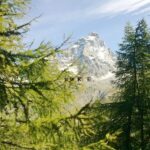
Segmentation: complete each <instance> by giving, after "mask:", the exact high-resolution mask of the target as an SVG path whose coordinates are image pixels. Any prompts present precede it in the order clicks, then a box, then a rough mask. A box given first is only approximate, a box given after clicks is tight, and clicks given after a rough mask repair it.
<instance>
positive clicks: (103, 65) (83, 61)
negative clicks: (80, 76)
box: [63, 32, 115, 77]
mask: <svg viewBox="0 0 150 150" xmlns="http://www.w3.org/2000/svg"><path fill="white" fill-rule="evenodd" d="M65 54H66V55H65V57H63V60H64V61H63V62H65V63H69V64H70V63H71V62H76V63H75V64H73V65H74V66H77V68H78V69H76V70H79V71H81V70H82V69H83V68H84V71H83V72H84V73H85V72H86V74H88V75H91V76H97V77H101V76H103V75H106V74H107V73H109V72H111V71H113V70H114V64H115V59H114V55H113V53H112V52H111V50H110V49H109V48H107V46H106V44H105V42H104V41H103V40H102V39H101V38H100V36H99V35H98V34H97V33H94V32H92V33H90V34H89V35H87V36H86V37H83V38H80V39H79V40H78V41H77V42H75V43H74V44H73V45H71V46H70V47H69V48H68V49H67V50H66V51H65Z"/></svg>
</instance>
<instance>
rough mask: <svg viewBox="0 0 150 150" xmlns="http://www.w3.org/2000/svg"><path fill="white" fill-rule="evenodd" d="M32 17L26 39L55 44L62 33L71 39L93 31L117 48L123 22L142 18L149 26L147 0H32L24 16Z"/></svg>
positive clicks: (112, 47)
mask: <svg viewBox="0 0 150 150" xmlns="http://www.w3.org/2000/svg"><path fill="white" fill-rule="evenodd" d="M39 15H41V17H40V18H39V19H38V20H37V21H35V22H34V23H33V24H32V26H31V30H30V31H29V33H28V34H27V35H26V41H32V40H34V42H35V45H37V44H38V43H39V42H41V41H43V40H44V41H51V42H52V43H53V44H54V45H55V46H57V45H59V44H60V43H61V42H62V41H63V37H64V34H65V35H66V36H69V35H71V34H72V39H71V41H76V40H77V39H79V38H81V37H83V36H86V35H87V34H89V33H90V32H96V33H98V34H99V35H100V37H101V38H102V39H103V40H104V41H105V42H106V44H107V45H108V47H109V48H111V49H112V50H114V51H115V50H117V49H118V43H120V42H121V38H122V37H123V32H124V26H125V25H126V23H127V22H131V23H132V25H133V26H135V25H136V24H137V22H138V21H139V20H140V19H142V18H145V20H146V21H147V23H148V25H149V26H150V0H32V4H31V6H30V10H29V13H28V14H27V17H26V19H30V18H33V17H37V16H39Z"/></svg>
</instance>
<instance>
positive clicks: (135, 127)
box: [116, 20, 150, 150]
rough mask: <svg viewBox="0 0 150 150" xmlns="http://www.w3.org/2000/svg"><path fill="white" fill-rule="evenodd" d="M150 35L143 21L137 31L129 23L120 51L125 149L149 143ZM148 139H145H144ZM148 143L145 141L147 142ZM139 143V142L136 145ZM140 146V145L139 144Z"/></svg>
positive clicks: (143, 146)
mask: <svg viewBox="0 0 150 150" xmlns="http://www.w3.org/2000/svg"><path fill="white" fill-rule="evenodd" d="M149 43H150V32H149V29H148V27H147V25H146V22H145V21H144V20H141V21H140V22H139V23H138V25H137V27H136V29H135V30H134V29H133V28H132V27H131V26H130V25H129V24H128V25H127V26H126V28H125V37H124V39H123V42H122V44H120V51H119V52H118V60H117V71H116V85H117V86H118V88H119V90H120V93H118V94H120V96H119V97H120V101H123V102H124V103H125V105H124V106H125V108H126V109H124V113H125V116H126V121H125V123H124V125H122V126H123V130H124V131H123V132H124V134H125V136H126V138H125V145H126V147H125V148H126V149H129V150H130V149H135V148H136V149H139V148H141V149H142V150H144V149H146V148H147V147H146V145H147V144H148V141H146V139H148V137H147V136H148V135H147V133H146V131H144V130H147V128H148V124H147V121H148V118H149V116H148V112H149V100H150V99H149V98H150V97H149V90H150V86H149V71H150V66H149V60H150V55H149V54H150V47H149ZM145 138H146V139H145ZM144 141H146V142H144ZM136 142H137V143H136ZM139 143H141V144H139Z"/></svg>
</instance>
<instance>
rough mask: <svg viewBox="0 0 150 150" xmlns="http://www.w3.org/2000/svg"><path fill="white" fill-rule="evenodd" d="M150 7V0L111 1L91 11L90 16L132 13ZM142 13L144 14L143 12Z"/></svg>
mask: <svg viewBox="0 0 150 150" xmlns="http://www.w3.org/2000/svg"><path fill="white" fill-rule="evenodd" d="M146 5H147V6H149V7H150V0H124V1H123V0H110V1H109V2H107V3H104V4H102V5H101V6H98V7H97V8H95V9H93V10H91V11H90V13H89V14H90V15H118V14H120V13H132V12H135V11H138V10H140V9H141V8H142V7H144V6H146ZM141 13H142V12H141Z"/></svg>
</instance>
